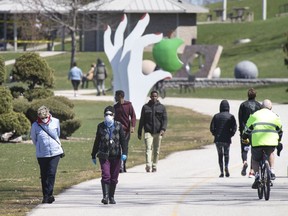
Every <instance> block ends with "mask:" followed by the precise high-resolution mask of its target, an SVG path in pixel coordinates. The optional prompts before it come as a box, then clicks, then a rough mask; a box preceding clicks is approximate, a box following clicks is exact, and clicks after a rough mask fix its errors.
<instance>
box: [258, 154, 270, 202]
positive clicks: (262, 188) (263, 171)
mask: <svg viewBox="0 0 288 216" xmlns="http://www.w3.org/2000/svg"><path fill="white" fill-rule="evenodd" d="M271 186H273V183H272V181H271V169H270V165H269V162H268V156H267V154H266V153H265V152H264V151H263V157H262V160H261V161H260V164H259V182H258V188H257V191H258V197H259V199H262V198H263V195H264V197H265V200H269V198H270V190H271Z"/></svg>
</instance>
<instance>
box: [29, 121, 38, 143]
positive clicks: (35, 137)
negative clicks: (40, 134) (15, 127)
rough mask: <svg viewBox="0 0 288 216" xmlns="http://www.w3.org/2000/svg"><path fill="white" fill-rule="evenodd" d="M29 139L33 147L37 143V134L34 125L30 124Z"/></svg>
mask: <svg viewBox="0 0 288 216" xmlns="http://www.w3.org/2000/svg"><path fill="white" fill-rule="evenodd" d="M30 137H31V140H32V142H33V144H34V145H36V143H37V134H36V129H35V124H34V123H33V124H32V127H31V130H30Z"/></svg>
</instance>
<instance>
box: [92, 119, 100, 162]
mask: <svg viewBox="0 0 288 216" xmlns="http://www.w3.org/2000/svg"><path fill="white" fill-rule="evenodd" d="M99 131H100V130H99V125H98V126H97V132H96V137H95V140H94V145H93V149H92V153H91V156H92V159H95V158H96V154H97V152H98V150H99V141H100V132H99Z"/></svg>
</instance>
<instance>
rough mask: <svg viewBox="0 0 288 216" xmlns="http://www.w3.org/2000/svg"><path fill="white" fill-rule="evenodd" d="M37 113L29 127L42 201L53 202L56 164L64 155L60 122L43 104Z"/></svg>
mask: <svg viewBox="0 0 288 216" xmlns="http://www.w3.org/2000/svg"><path fill="white" fill-rule="evenodd" d="M37 114H38V118H37V120H36V121H35V122H34V123H33V124H32V127H31V139H32V141H33V144H34V145H35V147H36V157H37V160H38V164H39V166H40V174H41V184H42V193H43V200H42V203H53V202H54V201H55V198H54V196H53V189H54V183H55V177H56V172H57V166H58V163H59V159H60V157H62V156H63V155H64V152H63V149H62V147H61V143H60V139H59V136H60V123H59V120H58V119H57V118H54V117H52V115H51V114H50V113H49V109H48V108H47V107H45V106H41V107H40V108H39V109H38V112H37Z"/></svg>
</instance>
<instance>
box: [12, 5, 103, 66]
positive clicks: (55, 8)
mask: <svg viewBox="0 0 288 216" xmlns="http://www.w3.org/2000/svg"><path fill="white" fill-rule="evenodd" d="M17 1H18V2H20V3H21V4H22V5H23V7H26V8H27V7H28V8H29V9H30V10H31V11H34V12H37V13H39V14H40V15H41V16H44V17H46V18H48V19H49V20H51V21H53V22H56V23H58V24H59V25H60V26H62V27H64V28H65V29H67V30H68V31H69V34H70V36H71V58H70V67H72V64H73V62H74V61H75V54H76V51H77V49H76V48H77V39H76V36H77V31H78V30H79V23H80V17H79V11H80V9H81V8H82V7H83V6H85V5H86V4H88V3H90V2H100V0H17ZM99 5H100V3H99Z"/></svg>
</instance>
